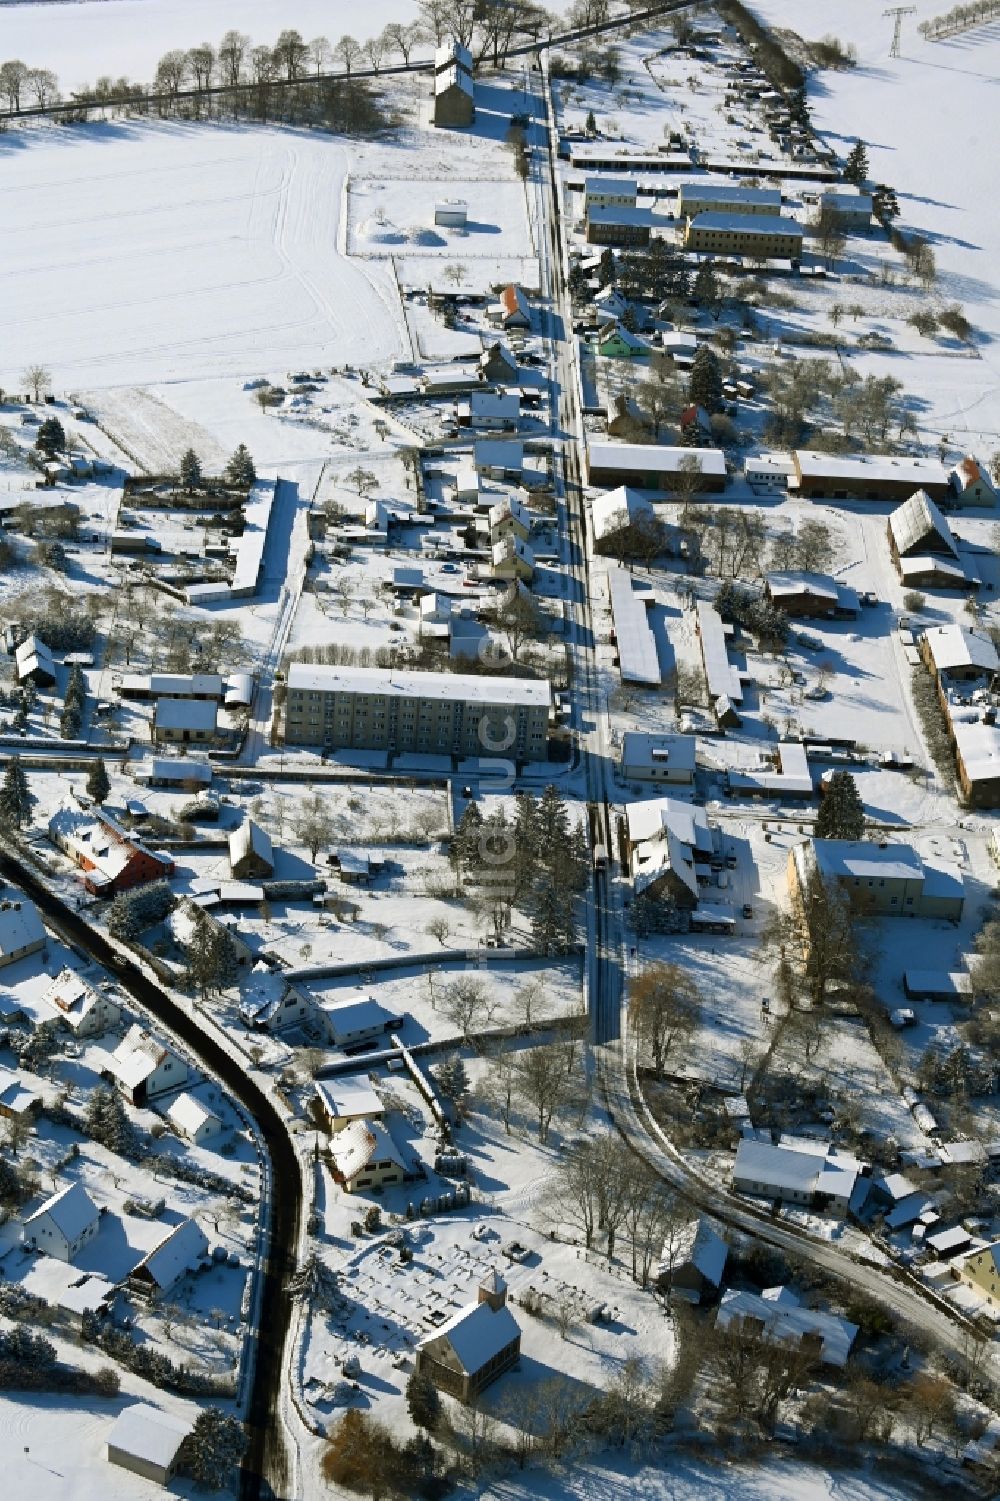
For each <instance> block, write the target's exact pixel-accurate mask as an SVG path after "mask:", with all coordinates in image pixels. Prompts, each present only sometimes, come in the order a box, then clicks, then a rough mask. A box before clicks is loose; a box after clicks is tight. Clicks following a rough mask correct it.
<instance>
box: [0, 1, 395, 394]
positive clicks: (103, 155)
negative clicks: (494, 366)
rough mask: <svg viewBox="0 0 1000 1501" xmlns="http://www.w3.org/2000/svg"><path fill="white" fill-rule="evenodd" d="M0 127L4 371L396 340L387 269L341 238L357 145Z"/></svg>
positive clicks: (81, 368)
mask: <svg viewBox="0 0 1000 1501" xmlns="http://www.w3.org/2000/svg"><path fill="white" fill-rule="evenodd" d="M107 3H108V8H109V9H110V8H113V6H112V0H107ZM7 140H8V141H16V143H17V148H16V149H15V148H13V147H10V146H8V147H7V148H6V149H5V150H4V151H3V152H2V153H0V181H2V184H3V197H4V203H5V206H6V211H5V213H4V216H3V223H2V225H0V248H2V251H3V254H4V260H5V262H6V263H7V265H8V267H9V268H10V269H9V273H8V275H7V276H6V277H5V278H4V281H3V290H2V291H0V322H2V323H3V324H4V326H5V330H6V338H5V348H4V356H3V368H2V370H0V378H2V379H3V380H4V382H5V383H6V384H7V385H8V386H9V385H10V384H11V382H12V380H13V379H14V378H15V377H16V376H17V375H18V374H19V373H20V372H21V370H23V368H24V366H25V365H26V364H28V363H34V362H36V361H38V362H41V363H43V364H45V365H47V366H49V367H50V368H51V370H52V374H53V378H54V379H55V381H56V383H57V385H58V386H59V387H60V388H62V389H66V388H67V387H69V388H72V387H77V386H101V385H124V384H133V383H138V382H142V381H151V380H178V379H185V380H190V379H194V378H197V377H199V376H208V375H216V376H218V375H220V374H228V375H235V376H238V375H251V374H256V373H259V371H260V368H261V366H262V365H264V366H269V365H270V364H273V363H274V362H279V363H283V364H286V365H287V366H288V367H289V368H291V367H292V366H298V365H302V364H307V365H310V364H317V363H326V364H330V363H334V362H337V363H341V362H344V361H351V360H358V359H361V358H364V359H365V361H366V362H369V363H375V362H377V361H379V360H380V359H385V358H390V357H392V356H393V355H395V354H397V353H398V352H399V351H400V350H401V348H402V343H403V339H404V337H405V335H404V333H403V331H402V314H401V311H400V309H399V300H398V296H397V293H396V291H395V288H394V287H393V286H392V284H391V282H390V281H389V279H388V278H387V277H386V274H385V272H384V270H383V269H382V268H380V267H377V266H362V265H359V264H358V263H356V262H351V261H348V260H345V259H344V258H343V257H342V256H340V255H339V254H338V252H337V228H338V224H339V218H340V204H341V191H342V186H343V180H344V176H345V174H346V171H347V168H348V164H349V157H348V153H347V152H346V150H345V149H344V148H343V146H342V145H340V144H339V143H338V142H337V141H336V140H334V139H332V138H320V137H317V138H313V137H310V136H307V135H301V134H298V133H295V132H291V131H280V130H268V129H255V128H248V127H243V126H240V127H238V128H232V127H227V126H225V125H197V126H185V125H178V124H173V123H167V124H152V123H144V124H136V123H129V124H116V125H95V126H90V127H87V128H85V129H81V130H79V131H74V132H73V133H72V134H70V133H67V132H64V131H60V130H58V129H51V130H41V131H37V132H30V133H28V132H25V133H23V134H18V135H17V136H16V137H8V138H7Z"/></svg>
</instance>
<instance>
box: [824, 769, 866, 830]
mask: <svg viewBox="0 0 1000 1501" xmlns="http://www.w3.org/2000/svg"><path fill="white" fill-rule="evenodd" d="M864 832H865V809H864V804H863V803H862V801H861V794H860V793H859V792H858V784H857V782H855V780H854V778H853V777H852V776H851V773H850V772H849V771H835V772H834V773H833V776H832V777H831V778H830V780H829V782H828V783H827V786H826V791H825V792H824V794H823V801H822V802H821V803H820V809H819V816H818V817H817V819H816V838H817V839H862V838H863V837H864Z"/></svg>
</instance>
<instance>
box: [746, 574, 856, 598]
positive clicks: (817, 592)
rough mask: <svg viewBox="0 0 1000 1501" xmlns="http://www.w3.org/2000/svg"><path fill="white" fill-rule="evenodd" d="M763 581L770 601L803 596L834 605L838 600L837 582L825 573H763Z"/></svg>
mask: <svg viewBox="0 0 1000 1501" xmlns="http://www.w3.org/2000/svg"><path fill="white" fill-rule="evenodd" d="M764 580H765V582H766V584H767V588H768V592H769V594H770V595H771V598H772V599H777V600H781V599H788V598H795V597H797V596H798V595H800V594H805V595H807V596H810V597H812V598H814V599H821V600H824V601H826V602H828V603H829V604H830V605H836V603H837V601H838V599H839V598H840V592H839V589H838V585H837V581H836V579H834V578H831V577H830V576H829V574H826V573H803V572H801V571H796V570H787V571H785V572H780V573H765V575H764Z"/></svg>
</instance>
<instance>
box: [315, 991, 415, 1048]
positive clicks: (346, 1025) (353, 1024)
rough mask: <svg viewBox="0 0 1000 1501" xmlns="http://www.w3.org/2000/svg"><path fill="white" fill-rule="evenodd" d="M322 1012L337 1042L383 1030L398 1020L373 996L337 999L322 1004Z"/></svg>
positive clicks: (394, 1014) (393, 1013)
mask: <svg viewBox="0 0 1000 1501" xmlns="http://www.w3.org/2000/svg"><path fill="white" fill-rule="evenodd" d="M323 1013H324V1015H325V1016H326V1018H327V1022H328V1024H329V1027H330V1030H331V1032H332V1033H333V1037H334V1041H335V1042H338V1043H339V1042H340V1041H342V1040H343V1041H345V1042H349V1041H350V1039H351V1038H352V1037H361V1036H364V1035H366V1034H368V1033H371V1032H384V1031H385V1030H386V1028H387V1027H390V1026H392V1024H393V1023H394V1022H396V1021H398V1020H399V1018H398V1016H397V1015H396V1013H395V1012H392V1011H387V1010H386V1008H385V1006H383V1005H382V1003H381V1002H380V1001H377V1000H376V999H375V997H374V996H369V997H368V998H367V1000H363V1001H338V1002H337V1004H336V1005H333V1006H324V1007H323Z"/></svg>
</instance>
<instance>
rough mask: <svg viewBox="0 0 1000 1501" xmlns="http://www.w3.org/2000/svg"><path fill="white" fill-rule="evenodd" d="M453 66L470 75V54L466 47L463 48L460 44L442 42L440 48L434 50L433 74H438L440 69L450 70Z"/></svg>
mask: <svg viewBox="0 0 1000 1501" xmlns="http://www.w3.org/2000/svg"><path fill="white" fill-rule="evenodd" d="M453 65H457V66H458V67H460V68H464V69H465V71H466V72H467V73H471V72H472V53H471V52H470V50H469V48H468V47H463V45H462V43H461V42H456V41H450V42H443V43H442V44H441V46H440V47H436V48H435V49H434V69H435V72H440V71H441V69H442V68H450V67H452V66H453Z"/></svg>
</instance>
